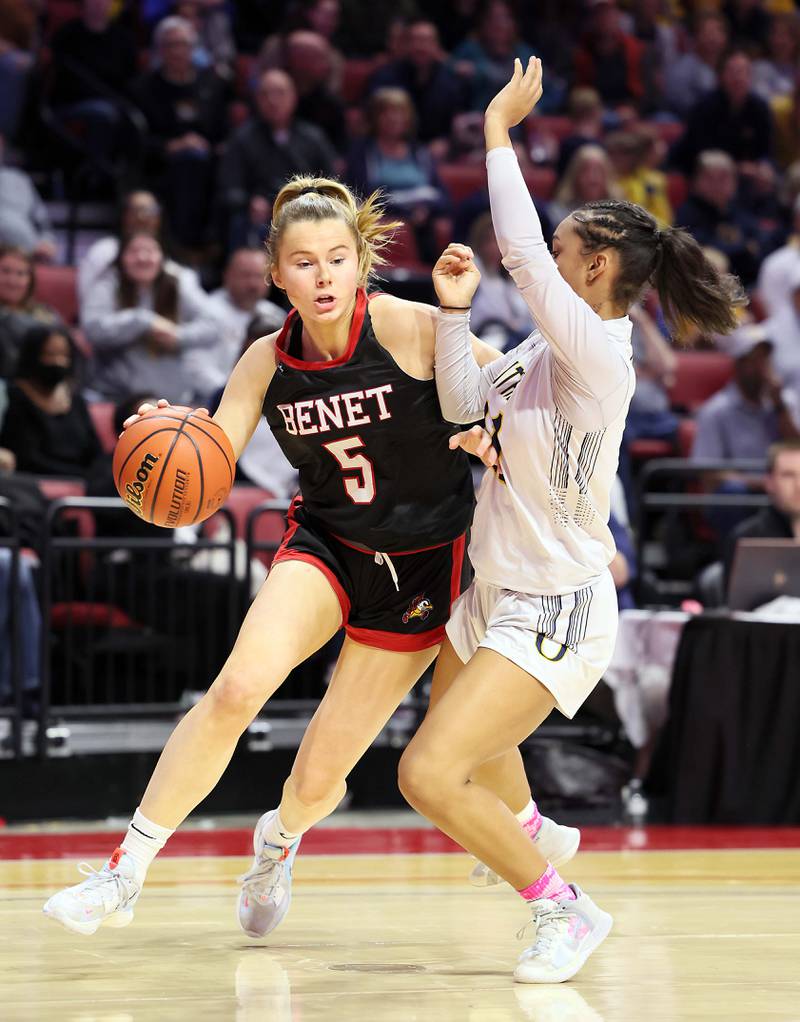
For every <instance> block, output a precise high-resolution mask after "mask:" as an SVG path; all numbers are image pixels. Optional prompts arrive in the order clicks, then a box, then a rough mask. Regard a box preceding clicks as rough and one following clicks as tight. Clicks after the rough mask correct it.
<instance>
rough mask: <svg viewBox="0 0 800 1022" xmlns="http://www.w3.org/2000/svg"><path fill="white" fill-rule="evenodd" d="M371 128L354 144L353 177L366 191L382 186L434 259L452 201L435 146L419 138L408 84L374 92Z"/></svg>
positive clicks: (389, 207)
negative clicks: (438, 224) (438, 231)
mask: <svg viewBox="0 0 800 1022" xmlns="http://www.w3.org/2000/svg"><path fill="white" fill-rule="evenodd" d="M368 124H369V131H368V133H367V136H366V138H364V139H363V140H359V141H357V142H356V143H354V145H353V147H352V149H351V151H350V154H349V159H348V164H347V180H348V181H349V182H350V184H352V185H354V186H355V187H356V188H357V189H359V190H360V191H362V192H365V193H369V192H372V191H374V190H375V189H376V188H382V189H383V190H384V192H385V194H386V208H387V210H388V211H389V212H390V213H392V214H396V215H397V216H400V217H402V218H403V219H404V220H407V221H408V222H409V223H410V225H411V226H412V227H413V228H414V231H415V233H416V236H417V241H418V244H419V247H420V253H421V255H422V257H423V259H425V260H427V261H428V262H431V263H432V262H434V260H435V259H436V247H437V246H436V242H435V237H434V222H435V220H436V219H437V218H442V217H444V216H446V215H447V214H448V213H449V209H450V200H449V197H448V196H447V194H446V193H445V191H444V189H443V188H442V185H441V183H440V181H439V178H438V176H437V173H436V166H435V164H434V161H433V157H432V156H431V153H430V151H429V150H428V149H427V148H426V147H425V146H423V145H419V144H418V143H417V142H415V141H414V131H415V123H414V108H413V106H412V104H411V100H410V98H409V96H408V93H407V92H403V90H402V89H392V88H386V89H378V91H377V92H376V93H374V94H373V95H372V96H371V97H370V101H369V109H368Z"/></svg>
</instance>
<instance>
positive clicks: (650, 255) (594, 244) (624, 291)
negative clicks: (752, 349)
mask: <svg viewBox="0 0 800 1022" xmlns="http://www.w3.org/2000/svg"><path fill="white" fill-rule="evenodd" d="M572 220H573V221H574V224H575V231H576V232H577V234H578V237H579V238H580V239H581V241H582V242H583V251H584V254H586V255H588V254H589V253H590V252H597V251H599V250H600V249H603V248H613V249H614V250H615V251H616V252H617V255H618V257H619V276H618V277H617V280H616V284H615V288H614V293H613V296H612V297H613V299H614V301H615V302H617V303H618V304H619V305H622V306H624V307H625V308H626V309H628V308H630V306H631V305H633V303H634V302H635V301H637V299H638V298H639V297H640V295H641V293H642V291H644V289H645V288H646V287H647V286H648V285H652V286H653V287H654V288H655V289H656V291H657V292H658V296H659V298H660V299H661V306H662V308H663V310H664V316H665V317H666V319H667V321H668V322H669V324H670V325H671V326H672V328H673V329H674V330H675V331H676V332H677V333H678V334H680V333H682V332H683V331H684V330H685V329H686V327H687V326H688V325H689V324H690V323H693V324H694V325H696V326H697V327H699V328H700V330H702V331H703V332H704V333H718V334H726V333H729V332H730V331H731V330H733V329H734V328H735V327H736V325H737V319H736V308H737V306H740V305H744V304H746V302H747V298H746V296H745V293H744V291H743V289H742V285H741V283H740V282H739V279H738V277H734V276H733V275H731V274H729V273H720V272H719V271H718V270H717V268H716V267H715V266H713V265H712V263H711V262H710V261H709V260H708V259H707V258H706V256H705V254H704V253H703V250H702V249H701V247H700V246H699V245H698V243H697V242H696V241H695V239H694V238H693V237H692V236H691V235H690V234H689V233H688V232H687V231H685V230H683V229H681V228H679V227H666V228H659V226H658V222H657V221H656V219H655V217H654V216H652V215H651V214H650V213H648V212H647V210H646V209H642V207H641V206H637V205H636V204H635V203H633V202H625V201H623V200H620V199H600V200H598V201H597V202H587V203H586V204H585V205H584V206H581V207H580V208H579V209H577V210H575V212H574V213H573V214H572Z"/></svg>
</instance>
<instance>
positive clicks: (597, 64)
mask: <svg viewBox="0 0 800 1022" xmlns="http://www.w3.org/2000/svg"><path fill="white" fill-rule="evenodd" d="M587 7H588V8H589V22H588V28H587V30H586V32H585V34H584V35H583V37H582V39H581V42H580V45H579V47H578V50H577V52H576V54H575V81H576V84H578V85H589V86H592V87H593V88H595V89H597V91H598V92H599V93H600V96H601V98H602V100H603V103H604V104H605V105H606V106H607V107H610V108H612V109H615V108H617V107H621V106H626V105H631V106H633V107H636V108H638V106H639V104H640V103H641V101H642V100H643V98H644V95H645V79H644V66H643V62H644V55H645V47H644V46H643V45H642V43H641V42H640V41H639V40H638V39H636V38H635V37H634V36H632V35H629V34H628V33H627V32H626V31H625V30H624V29H623V27H622V21H621V17H620V11H619V8H618V7H617V5H616V3H615V0H587Z"/></svg>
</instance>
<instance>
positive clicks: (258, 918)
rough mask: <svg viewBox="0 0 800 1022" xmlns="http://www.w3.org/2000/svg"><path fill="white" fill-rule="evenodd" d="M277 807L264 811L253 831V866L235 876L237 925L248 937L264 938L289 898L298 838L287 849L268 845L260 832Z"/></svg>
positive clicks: (277, 919)
mask: <svg viewBox="0 0 800 1022" xmlns="http://www.w3.org/2000/svg"><path fill="white" fill-rule="evenodd" d="M277 811H278V810H277V809H271V810H270V811H269V812H268V813H264V815H263V816H262V817H261V819H260V820H259V821H258V823H257V824H256V827H255V830H254V832H253V851H254V852H255V858H254V859H253V865H252V866H251V867H250V869H249V870H248V871H247V873H245V874H244V876H241V877H239V883H240V884H241V885H242V889H241V891H240V892H239V925H240V926H241V928H242V929H243V930H244V932H245V933H246V934H247V935H248V937H265V936H266V935H267V934H268V933H271V932H272V931H273V930H274V929H275V927H276V926H278V924H279V923H280V922H281V921H282V920H283V917H284V916H285V915H286V913H287V912H288V911H289V905H290V904H291V901H292V866H293V865H294V858H295V856H296V855H297V849H298V848H299V847H300V838H298V839H297V840H296V841H295V842H294V844H292V845H289V847H288V848H284V847H281V846H280V845H268V844H267V843H266V842H265V841H264V839H263V838H262V837H261V834H262V832H263V829H264V825H265V824H266V823H267V821H268V820H270V819H271V818H272V817H273V816H274V815H275V813H276V812H277Z"/></svg>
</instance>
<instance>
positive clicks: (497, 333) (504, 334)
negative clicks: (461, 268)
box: [468, 212, 533, 351]
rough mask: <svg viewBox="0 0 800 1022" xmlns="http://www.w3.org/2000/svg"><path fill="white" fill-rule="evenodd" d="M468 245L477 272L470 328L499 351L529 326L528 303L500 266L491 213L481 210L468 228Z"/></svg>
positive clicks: (517, 339) (523, 334)
mask: <svg viewBox="0 0 800 1022" xmlns="http://www.w3.org/2000/svg"><path fill="white" fill-rule="evenodd" d="M468 241H469V245H470V248H471V249H472V251H473V252H474V254H475V266H476V267H477V268H478V271H479V272H480V275H481V282H480V284H479V285H478V290H477V291H476V292H475V294H474V296H473V298H472V318H471V324H472V329H473V331H474V332H475V333H476V334H477V335H478V336H479V337H480V338H481V340H483V341H486V343H487V344H492V345H494V347H495V348H497V349H498V350H499V351H506V350H507V349H508V348H510V347H513V346H514V345H515V344H518V343H519V342H520V341H521V340H523V339H524V338H525V337H527V336H528V334H529V333H530V332H531V331H532V330H533V322H532V321H531V314H530V312H529V311H528V306H527V305H526V304H525V301H524V299H523V298H522V295H521V294H520V293H519V290H518V288H517V287H516V285H515V284H514V282H513V281H512V279H511V277H510V276H509V275H508V271H507V270H506V269H505V267H504V266H503V260H502V256H501V254H500V249H499V247H498V245H497V239H496V238H495V236H494V228H493V227H492V216H491V213H488V212H486V213H482V214H481V215H480V216H479V217H478V218H477V220H476V221H475V222H474V223H473V225H472V228H471V229H470V232H469V239H468Z"/></svg>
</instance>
